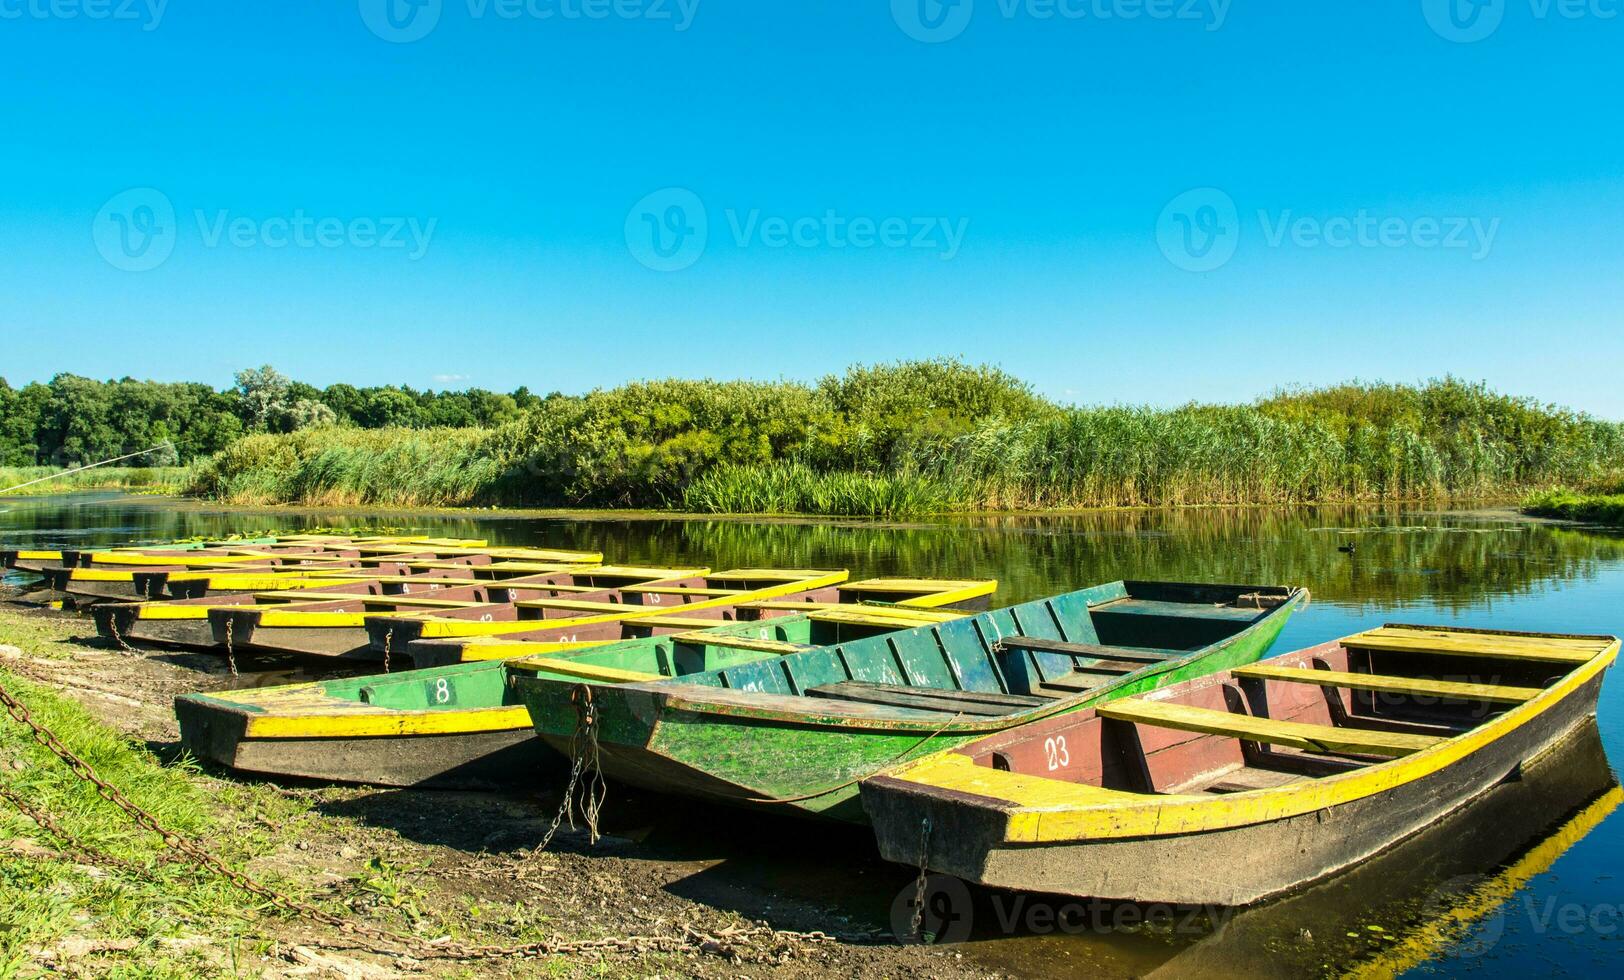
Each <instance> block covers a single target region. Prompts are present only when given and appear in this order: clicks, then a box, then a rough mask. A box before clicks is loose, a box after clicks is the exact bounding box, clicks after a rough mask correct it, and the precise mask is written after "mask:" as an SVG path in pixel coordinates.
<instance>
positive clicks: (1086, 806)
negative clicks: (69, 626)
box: [879, 634, 1619, 844]
mask: <svg viewBox="0 0 1624 980" xmlns="http://www.w3.org/2000/svg"><path fill="white" fill-rule="evenodd" d="M1359 635H1363V634H1359ZM1568 639H1584V640H1589V641H1592V642H1600V641H1607V642H1605V646H1603V647H1602V648H1601V649H1599V650H1598V651H1596V652H1594V654H1593V655H1592V656H1591V657H1590V659H1589V660H1587V661H1586V662H1585V663H1583V664H1581V665H1579V666H1577V667H1575V668H1574V669H1572V670H1571V671H1569V672H1568V673H1567V674H1566V675H1564V676H1563V677H1561V678H1560V679H1558V680H1557V681H1556V682H1555V683H1553V684H1551V685H1550V686H1549V687H1546V688H1545V689H1544V690H1543V691H1541V692H1540V693H1539V694H1538V695H1536V696H1535V697H1532V698H1530V699H1529V700H1527V701H1524V702H1522V703H1521V704H1518V705H1516V706H1515V707H1512V708H1510V709H1508V710H1507V711H1505V712H1504V713H1502V714H1500V715H1498V716H1496V717H1494V718H1492V719H1490V720H1489V721H1488V722H1486V723H1484V724H1482V725H1479V726H1478V727H1476V728H1473V729H1470V730H1468V731H1465V732H1462V733H1460V734H1459V735H1455V736H1453V737H1450V738H1445V739H1440V740H1439V741H1438V742H1437V743H1435V744H1433V745H1431V746H1430V747H1428V748H1424V749H1421V750H1420V751H1417V752H1414V753H1412V754H1409V755H1405V756H1401V757H1399V758H1396V759H1393V760H1390V761H1386V762H1379V763H1373V764H1371V765H1369V766H1366V767H1364V768H1361V769H1357V770H1353V771H1351V772H1346V773H1339V774H1337V775H1333V776H1326V777H1322V778H1319V779H1316V780H1313V781H1311V782H1304V783H1291V784H1287V785H1284V786H1277V787H1270V788H1267V789H1257V790H1246V791H1243V792H1237V793H1228V794H1224V795H1223V796H1216V797H1215V796H1209V795H1178V794H1168V795H1154V794H1142V793H1131V792H1123V791H1116V790H1107V789H1101V788H1099V787H1094V786H1087V785H1080V784H1075V783H1068V782H1064V781H1061V780H1054V779H1047V778H1045V777H1042V776H1023V775H1019V774H1013V773H1005V772H1002V771H999V770H994V769H991V768H989V767H984V766H977V765H976V764H975V762H974V761H973V760H972V759H970V758H969V757H968V756H966V755H964V754H962V753H961V752H958V751H955V750H952V749H949V750H946V751H943V752H938V753H935V754H933V755H930V756H926V757H925V758H923V759H919V760H917V761H915V762H911V763H907V764H904V765H902V766H899V767H897V768H896V769H893V770H891V771H889V772H887V773H885V774H883V775H882V776H881V777H879V779H880V780H881V781H882V782H883V783H886V784H890V785H892V786H894V787H897V788H901V789H907V788H908V787H910V786H912V787H914V788H915V790H916V791H918V792H924V793H929V792H930V790H931V788H932V787H933V785H934V784H933V777H934V778H935V779H937V780H940V781H942V782H951V783H953V784H955V785H954V787H953V788H954V789H955V790H956V791H957V792H959V793H964V794H968V795H972V796H979V797H982V798H984V799H986V800H987V801H988V803H989V804H990V805H992V806H993V807H994V808H995V809H997V810H998V811H999V812H1001V813H1002V814H1003V815H1004V817H1005V826H1004V840H1005V843H1007V844H1055V843H1072V842H1083V841H1095V840H1109V839H1123V838H1131V837H1170V836H1179V835H1184V834H1191V833H1201V832H1209V831H1216V830H1225V829H1230V828H1234V827H1242V826H1248V825H1253V824H1259V823H1267V822H1270V821H1275V820H1281V819H1285V818H1288V817H1293V816H1300V815H1302V814H1305V813H1312V812H1315V811H1317V810H1323V809H1329V808H1331V807H1334V806H1341V805H1344V804H1347V803H1350V802H1352V801H1354V800H1358V799H1362V798H1365V797H1369V796H1374V795H1377V794H1379V793H1382V792H1385V791H1387V790H1390V789H1392V788H1394V787H1396V786H1400V785H1403V784H1405V783H1409V782H1414V781H1415V780H1417V779H1420V778H1422V777H1424V776H1427V775H1429V774H1431V773H1434V772H1437V771H1438V770H1441V769H1443V768H1444V767H1446V766H1449V765H1451V764H1453V763H1455V762H1458V761H1460V760H1462V759H1464V758H1466V757H1467V756H1469V755H1470V754H1471V753H1473V752H1475V751H1478V750H1479V749H1481V748H1483V747H1484V746H1486V745H1488V744H1490V743H1492V742H1493V741H1495V740H1497V739H1499V738H1502V737H1504V736H1505V735H1507V734H1509V733H1510V732H1512V731H1514V730H1516V729H1518V728H1520V727H1522V726H1523V725H1526V724H1530V723H1533V722H1534V721H1536V720H1537V719H1538V718H1539V717H1540V716H1541V715H1543V714H1544V713H1545V712H1546V711H1548V710H1549V709H1551V708H1552V707H1554V706H1556V705H1557V704H1558V703H1560V702H1561V701H1562V700H1563V699H1565V698H1567V697H1568V696H1570V695H1572V694H1573V693H1575V692H1576V691H1577V690H1578V689H1579V688H1580V687H1581V686H1583V685H1584V684H1585V683H1586V682H1587V681H1589V680H1591V679H1593V678H1595V677H1596V676H1597V675H1599V674H1600V673H1601V672H1602V671H1604V670H1606V669H1607V668H1608V667H1609V666H1610V665H1611V664H1612V663H1613V661H1614V660H1615V659H1616V657H1617V655H1618V650H1619V641H1618V640H1617V639H1616V638H1611V637H1571V638H1568ZM1353 641H1356V637H1348V638H1346V639H1345V640H1344V641H1342V642H1344V643H1348V642H1353ZM1166 690H1168V691H1171V690H1174V689H1173V688H1169V689H1166ZM1154 696H1155V694H1154V693H1152V694H1151V695H1146V697H1147V698H1149V697H1154ZM966 767H973V768H974V769H976V770H977V775H979V774H980V773H981V772H985V773H986V774H988V775H987V777H986V778H985V780H984V781H979V780H978V785H979V788H966V787H965V784H964V780H963V778H962V777H964V776H966V775H968V773H967V771H966ZM955 776H957V777H960V778H954V777H955ZM1012 777H1013V778H1012ZM1000 784H1002V785H1000ZM943 788H946V787H943ZM1004 790H1010V791H1007V792H1006V791H1004Z"/></svg>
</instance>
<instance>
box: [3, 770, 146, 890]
mask: <svg viewBox="0 0 1624 980" xmlns="http://www.w3.org/2000/svg"><path fill="white" fill-rule="evenodd" d="M0 799H3V800H5V801H6V802H7V803H10V804H11V805H12V806H14V807H16V808H17V809H18V810H19V811H20V812H21V813H22V815H23V816H25V817H27V818H28V819H30V820H32V821H34V823H36V824H38V825H39V828H40V829H41V830H43V831H45V832H46V833H47V834H50V835H51V836H52V837H55V838H56V839H57V840H59V841H61V842H62V843H63V844H64V845H66V846H67V847H68V848H69V849H70V850H75V851H78V852H80V853H81V854H83V855H85V856H86V857H88V858H90V859H92V860H94V861H97V862H99V863H101V864H107V865H111V866H113V867H115V868H118V869H119V870H121V871H129V872H132V873H144V872H145V871H146V869H145V868H143V867H141V866H140V865H138V864H136V863H135V862H134V861H126V860H125V859H124V858H121V857H119V856H117V855H116V854H109V853H108V852H106V851H104V850H102V849H101V848H99V847H95V846H93V845H90V844H87V843H85V842H84V841H83V840H80V839H79V838H77V837H75V836H73V835H72V834H71V833H69V832H68V831H67V830H65V829H63V827H62V825H61V824H59V823H57V822H56V819H55V818H53V817H52V816H51V815H50V814H49V813H46V812H45V811H44V810H41V809H39V808H38V807H36V806H34V805H33V804H32V803H29V802H28V801H27V800H25V799H23V798H22V796H20V795H19V794H18V793H16V792H15V791H13V790H12V789H11V787H9V786H0Z"/></svg>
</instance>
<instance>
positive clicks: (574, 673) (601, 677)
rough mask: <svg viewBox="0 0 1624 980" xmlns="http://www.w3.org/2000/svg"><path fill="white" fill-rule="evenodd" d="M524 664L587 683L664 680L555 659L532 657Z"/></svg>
mask: <svg viewBox="0 0 1624 980" xmlns="http://www.w3.org/2000/svg"><path fill="white" fill-rule="evenodd" d="M526 663H528V664H529V665H531V666H533V667H534V668H535V669H537V670H544V671H549V672H551V673H554V674H563V675H565V676H568V677H579V678H581V679H582V680H588V681H605V682H608V683H610V684H630V683H635V682H638V681H657V680H663V679H664V678H663V677H662V675H660V674H648V673H644V672H643V671H639V670H622V669H620V668H619V667H604V666H600V665H598V664H584V663H580V662H579V661H575V660H565V659H561V658H557V657H532V658H531V659H529V660H528V661H526Z"/></svg>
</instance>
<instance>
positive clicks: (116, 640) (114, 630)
mask: <svg viewBox="0 0 1624 980" xmlns="http://www.w3.org/2000/svg"><path fill="white" fill-rule="evenodd" d="M107 632H108V633H109V634H110V635H111V636H112V637H113V645H114V646H116V647H118V648H119V649H120V650H122V651H124V652H125V653H136V652H138V651H137V650H136V649H135V647H132V646H130V645H129V644H128V643H125V642H124V637H122V636H119V635H118V610H117V609H110V610H108V611H107Z"/></svg>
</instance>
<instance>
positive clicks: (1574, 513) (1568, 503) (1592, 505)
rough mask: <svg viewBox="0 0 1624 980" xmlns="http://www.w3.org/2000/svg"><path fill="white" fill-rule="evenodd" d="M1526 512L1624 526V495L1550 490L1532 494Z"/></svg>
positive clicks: (1538, 515) (1526, 503) (1524, 507)
mask: <svg viewBox="0 0 1624 980" xmlns="http://www.w3.org/2000/svg"><path fill="white" fill-rule="evenodd" d="M1615 489H1616V488H1615ZM1522 510H1523V513H1525V514H1530V515H1532V516H1534V517H1554V518H1557V519H1558V520H1564V521H1582V522H1584V523H1586V524H1608V525H1611V526H1613V527H1624V494H1621V493H1616V492H1613V493H1593V494H1583V493H1575V492H1573V491H1572V490H1567V489H1558V490H1550V491H1546V492H1544V493H1535V494H1530V495H1529V496H1528V497H1527V498H1525V499H1524V500H1523V503H1522Z"/></svg>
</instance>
